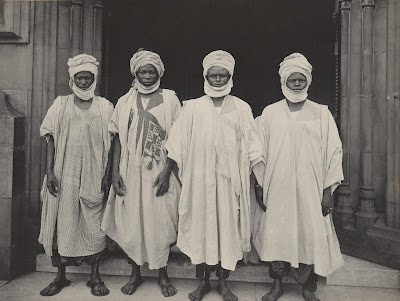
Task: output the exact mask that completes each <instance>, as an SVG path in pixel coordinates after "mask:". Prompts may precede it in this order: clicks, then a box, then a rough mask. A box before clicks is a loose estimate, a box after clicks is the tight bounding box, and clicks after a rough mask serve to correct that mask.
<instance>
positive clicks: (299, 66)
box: [279, 53, 312, 102]
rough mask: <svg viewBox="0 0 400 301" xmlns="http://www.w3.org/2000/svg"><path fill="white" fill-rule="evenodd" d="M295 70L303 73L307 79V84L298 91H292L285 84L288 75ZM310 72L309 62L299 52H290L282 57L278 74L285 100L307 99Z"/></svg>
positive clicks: (298, 100)
mask: <svg viewBox="0 0 400 301" xmlns="http://www.w3.org/2000/svg"><path fill="white" fill-rule="evenodd" d="M295 72H298V73H301V74H303V75H304V76H305V77H306V79H307V86H306V87H305V88H304V89H303V90H301V91H299V92H295V91H292V90H291V89H289V88H288V87H287V86H286V82H287V79H288V77H289V76H290V75H291V74H293V73H295ZM311 72H312V66H311V64H310V63H309V62H308V61H307V59H306V57H305V56H304V55H302V54H301V53H292V54H291V55H288V56H287V57H285V58H284V59H283V61H282V62H281V63H280V65H279V75H280V77H281V89H282V93H283V95H284V96H285V97H286V99H287V100H289V101H290V102H301V101H304V100H306V99H307V96H308V94H307V92H308V88H309V87H310V85H311V82H312V75H311Z"/></svg>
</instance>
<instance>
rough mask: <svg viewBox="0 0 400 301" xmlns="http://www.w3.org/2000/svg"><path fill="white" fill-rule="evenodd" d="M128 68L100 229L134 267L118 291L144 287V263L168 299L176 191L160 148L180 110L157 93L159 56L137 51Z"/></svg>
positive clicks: (168, 94) (172, 98)
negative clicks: (129, 75) (130, 80)
mask: <svg viewBox="0 0 400 301" xmlns="http://www.w3.org/2000/svg"><path fill="white" fill-rule="evenodd" d="M130 68H131V73H132V75H133V76H135V80H134V84H133V86H132V87H131V89H130V90H129V91H128V93H126V94H125V95H124V96H122V97H121V98H120V99H119V100H118V103H117V105H116V107H115V111H114V114H113V116H112V118H111V122H110V125H109V131H110V133H113V134H115V138H114V154H113V158H114V160H113V180H112V189H111V192H110V197H109V199H108V204H107V208H106V211H105V213H104V219H103V223H102V229H103V230H104V231H105V232H106V233H107V235H108V236H109V237H110V238H111V239H113V240H114V241H115V242H117V243H118V244H119V246H120V247H121V248H122V249H123V251H124V252H125V253H126V254H127V256H128V262H129V263H130V264H131V265H132V275H131V278H130V279H129V281H128V283H127V284H126V285H125V286H124V287H122V288H121V291H122V292H123V293H124V294H128V295H131V294H133V293H134V292H135V290H136V288H137V287H138V286H139V285H140V284H141V282H142V277H141V274H140V266H141V265H143V264H144V263H145V262H147V263H148V264H149V268H150V269H158V270H159V279H158V284H159V286H160V288H161V292H162V294H163V295H164V296H165V297H169V296H173V295H175V294H176V292H177V290H176V288H175V287H174V286H173V285H172V284H171V283H170V281H169V278H168V274H167V261H168V256H169V252H170V246H171V244H173V243H175V242H176V235H177V223H178V197H179V192H180V185H179V182H178V180H177V178H176V176H175V174H171V173H168V172H166V171H164V166H165V163H166V159H167V154H166V151H165V148H164V144H165V141H166V139H167V137H168V133H169V130H170V128H171V126H172V124H173V122H174V121H175V120H176V118H177V117H178V115H179V111H180V107H181V105H180V102H179V100H178V97H177V96H176V94H175V92H174V91H172V90H168V89H161V88H160V79H161V77H162V76H163V74H164V64H163V62H162V60H161V58H160V56H159V55H158V54H157V53H154V52H151V51H147V50H142V49H139V51H137V52H136V53H135V54H134V55H133V56H132V59H131V61H130ZM160 178H162V179H163V181H162V183H160V184H159V179H160ZM165 178H168V180H169V181H168V183H169V184H170V187H168V186H165V185H166V183H164V182H165ZM168 188H169V191H168V193H166V194H163V195H161V193H160V191H161V190H164V189H168Z"/></svg>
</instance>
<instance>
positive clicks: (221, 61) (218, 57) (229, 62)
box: [203, 50, 235, 97]
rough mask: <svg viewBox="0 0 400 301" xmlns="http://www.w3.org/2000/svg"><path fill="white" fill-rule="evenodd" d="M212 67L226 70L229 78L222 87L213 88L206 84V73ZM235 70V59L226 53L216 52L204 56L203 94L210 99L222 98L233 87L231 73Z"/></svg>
mask: <svg viewBox="0 0 400 301" xmlns="http://www.w3.org/2000/svg"><path fill="white" fill-rule="evenodd" d="M214 66H218V67H222V68H225V69H226V70H228V72H229V74H230V76H231V77H230V78H229V81H228V83H227V84H226V85H225V86H222V87H213V86H211V85H210V83H209V82H208V80H207V78H206V75H207V71H208V70H209V69H210V68H211V67H214ZM234 69H235V59H234V58H233V56H232V55H231V54H230V53H229V52H226V51H223V50H216V51H213V52H211V53H209V54H207V55H206V57H205V58H204V59H203V77H204V93H205V94H207V95H208V96H210V97H222V96H225V95H228V94H229V93H230V92H231V89H232V87H233V71H234Z"/></svg>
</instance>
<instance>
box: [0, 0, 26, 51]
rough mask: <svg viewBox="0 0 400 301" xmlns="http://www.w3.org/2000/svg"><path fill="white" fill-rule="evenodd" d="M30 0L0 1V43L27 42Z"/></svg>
mask: <svg viewBox="0 0 400 301" xmlns="http://www.w3.org/2000/svg"><path fill="white" fill-rule="evenodd" d="M30 9H31V2H30V1H0V44H28V43H29V25H30V24H29V23H30Z"/></svg>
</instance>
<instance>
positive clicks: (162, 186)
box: [153, 168, 171, 196]
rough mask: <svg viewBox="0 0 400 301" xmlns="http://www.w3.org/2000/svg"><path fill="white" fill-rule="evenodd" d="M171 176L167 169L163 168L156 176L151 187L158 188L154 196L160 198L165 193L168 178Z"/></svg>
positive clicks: (167, 187)
mask: <svg viewBox="0 0 400 301" xmlns="http://www.w3.org/2000/svg"><path fill="white" fill-rule="evenodd" d="M170 176H171V172H170V171H169V169H168V168H164V169H163V170H162V171H161V172H160V173H159V174H158V176H157V178H156V180H155V181H154V184H153V187H154V186H158V188H157V191H156V196H162V195H164V194H165V193H167V191H168V189H169V178H170Z"/></svg>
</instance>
